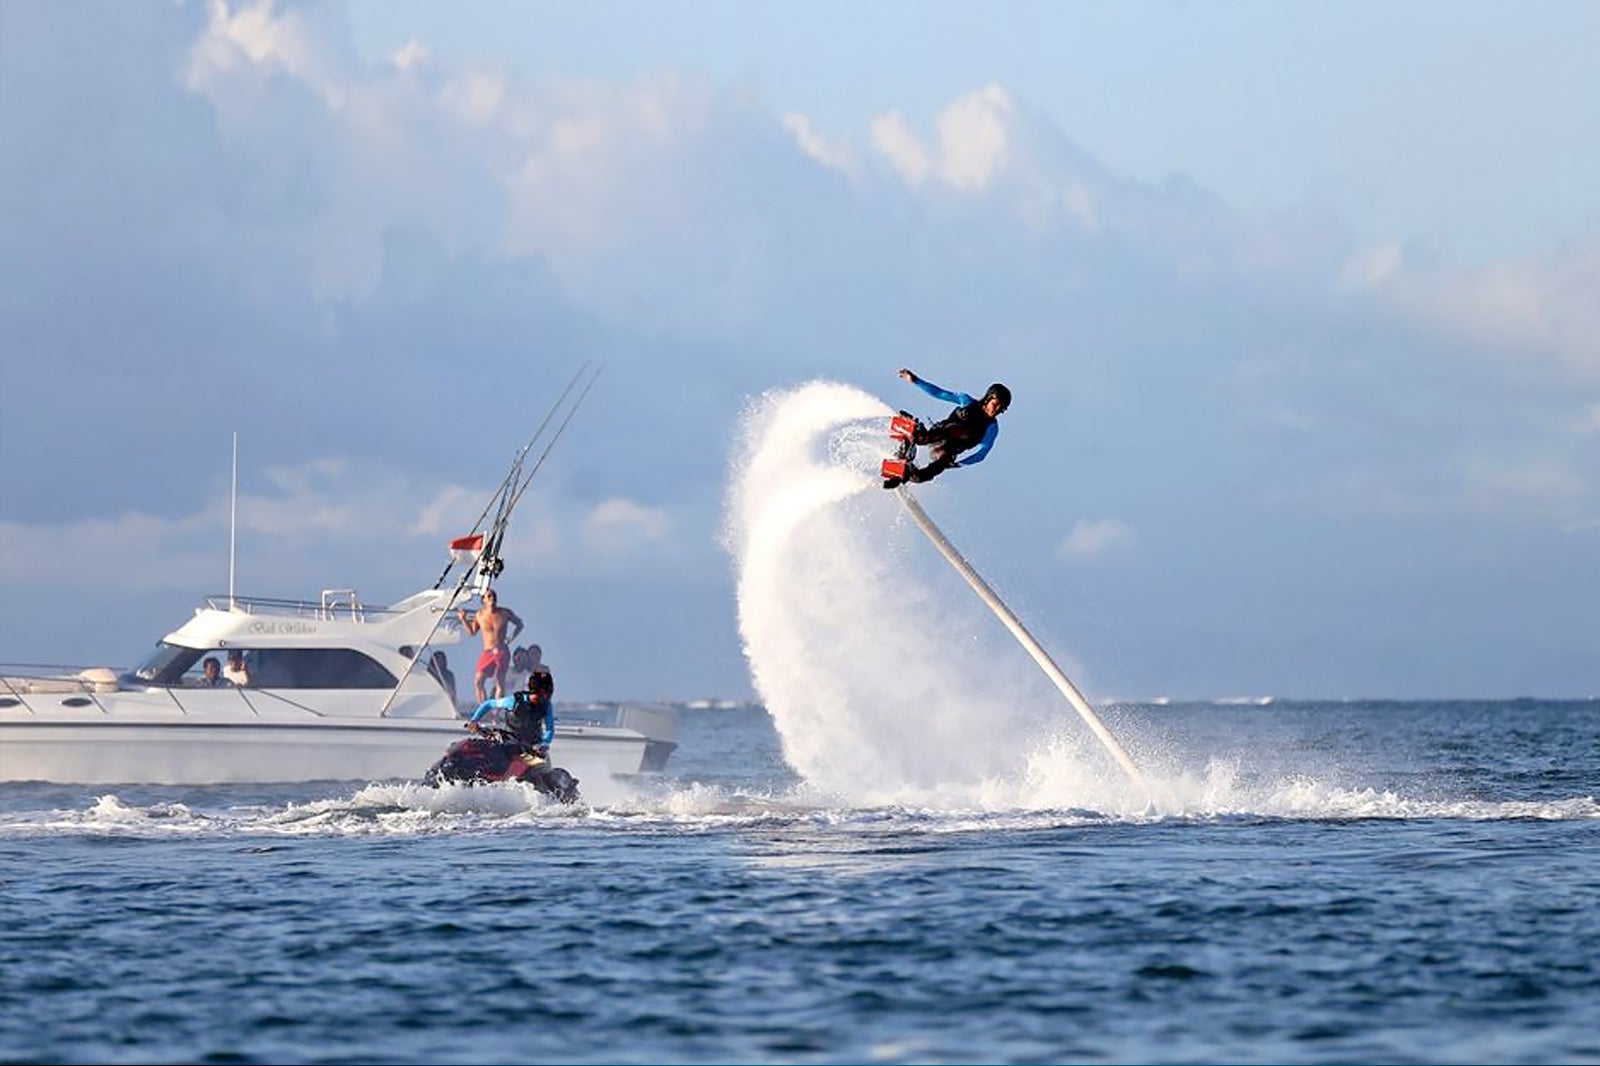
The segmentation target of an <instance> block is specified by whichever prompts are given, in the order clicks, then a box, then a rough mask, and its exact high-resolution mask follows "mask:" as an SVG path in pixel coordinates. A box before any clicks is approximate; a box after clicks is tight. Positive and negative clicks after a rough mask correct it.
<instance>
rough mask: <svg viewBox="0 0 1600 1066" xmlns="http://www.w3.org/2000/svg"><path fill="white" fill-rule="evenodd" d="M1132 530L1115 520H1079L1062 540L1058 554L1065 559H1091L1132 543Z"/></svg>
mask: <svg viewBox="0 0 1600 1066" xmlns="http://www.w3.org/2000/svg"><path fill="white" fill-rule="evenodd" d="M1133 539H1134V533H1133V528H1132V527H1131V526H1129V525H1127V524H1126V523H1124V522H1120V521H1118V520H1117V519H1115V518H1096V519H1084V518H1080V519H1078V521H1076V522H1074V523H1073V525H1072V532H1070V533H1068V534H1067V536H1066V539H1064V540H1062V542H1061V544H1060V546H1059V547H1058V548H1057V552H1058V554H1060V555H1061V556H1062V557H1063V558H1067V559H1092V558H1095V557H1096V556H1100V555H1104V554H1105V553H1106V552H1108V551H1110V550H1112V549H1113V548H1118V547H1121V546H1123V545H1127V544H1131V543H1133Z"/></svg>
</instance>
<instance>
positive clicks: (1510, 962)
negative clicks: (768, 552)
mask: <svg viewBox="0 0 1600 1066" xmlns="http://www.w3.org/2000/svg"><path fill="white" fill-rule="evenodd" d="M1106 718H1107V721H1108V723H1110V724H1111V725H1112V726H1113V727H1114V728H1116V729H1118V730H1119V732H1121V733H1123V734H1125V735H1128V736H1133V737H1138V738H1140V739H1139V741H1138V743H1135V744H1132V745H1131V747H1132V748H1133V750H1134V751H1135V754H1136V756H1137V755H1139V754H1141V747H1143V748H1146V749H1149V748H1154V747H1157V746H1159V747H1160V749H1161V750H1162V751H1164V752H1165V753H1166V756H1165V757H1166V758H1168V759H1172V760H1175V765H1174V768H1173V770H1172V771H1171V773H1172V774H1173V775H1174V776H1172V777H1170V778H1169V779H1168V780H1167V781H1166V782H1165V784H1163V783H1162V782H1159V781H1156V780H1152V781H1151V782H1150V785H1149V787H1150V788H1151V790H1152V791H1151V796H1150V800H1149V802H1148V804H1147V805H1146V807H1145V808H1143V809H1139V810H1134V809H1131V808H1130V809H1124V810H1117V811H1108V810H1097V809H1094V808H1092V807H1056V806H1050V805H1047V804H1046V805H1031V806H1030V805H1018V804H1015V803H992V802H985V801H983V800H982V799H981V797H975V796H974V795H970V794H966V793H962V792H960V791H959V790H956V791H954V792H952V791H950V790H939V789H935V790H933V791H932V792H930V793H929V794H927V795H925V796H924V797H922V799H921V801H919V802H915V803H907V802H891V803H868V804H862V803H860V802H858V801H852V800H849V799H846V798H841V797H838V796H830V795H826V794H823V793H821V792H819V791H818V790H816V789H815V788H814V787H813V786H811V785H809V784H808V783H807V782H805V781H804V780H802V779H801V778H800V777H799V776H798V775H797V774H796V773H795V772H794V771H793V770H792V769H791V768H790V767H789V765H788V764H787V763H786V761H785V759H784V757H783V753H782V746H781V741H780V739H779V732H778V730H777V728H775V723H774V720H773V717H772V716H771V715H770V714H769V713H768V712H767V711H766V710H765V709H763V708H760V707H746V708H739V709H733V710H685V711H684V712H683V747H682V749H681V750H680V751H679V752H678V753H677V755H676V756H675V757H674V760H673V763H672V764H671V765H670V766H669V770H668V772H666V773H664V774H662V775H660V776H659V777H653V778H645V779H635V780H633V781H628V782H610V783H603V784H597V785H596V788H595V790H594V796H593V798H592V799H591V802H590V803H589V804H588V805H585V806H581V807H578V808H562V807H558V806H554V805H551V804H549V803H548V801H546V800H544V799H543V798H542V797H540V796H538V795H537V794H534V793H531V792H528V791H525V790H524V789H522V788H520V787H517V786H506V785H497V786H490V787H486V788H485V787H479V788H456V789H449V788H447V789H445V790H442V791H440V792H434V791H433V790H428V789H420V788H417V787H415V786H412V785H408V784H403V783H373V784H362V783H348V782H347V783H335V782H327V783H321V784H302V785H293V786H275V787H261V786H213V787H203V788H154V787H143V788H139V787H126V788H120V789H117V790H114V791H110V790H107V789H105V788H104V787H103V786H101V787H76V786H59V785H38V784H31V785H30V784H22V785H0V906H3V920H0V929H3V933H0V1060H3V1061H5V1062H106V1063H114V1062H147V1063H155V1062H394V1063H406V1062H594V1063H613V1062H616V1063H625V1062H1061V1061H1073V1062H1592V1061H1597V1060H1600V1027H1597V1025H1596V1023H1595V1018H1596V1016H1597V1015H1596V1005H1597V1004H1600V922H1597V921H1596V905H1597V902H1600V803H1597V802H1596V798H1595V797H1596V796H1597V795H1600V701H1589V702H1567V703H1550V702H1535V701H1516V702H1480V703H1462V702H1442V703H1374V702H1351V703H1304V704H1301V703H1281V702H1280V703H1275V704H1273V705H1271V706H1265V707H1260V706H1228V705H1222V706H1219V705H1212V704H1183V705H1172V706H1160V707H1153V706H1130V707H1122V708H1111V709H1108V710H1107V711H1106ZM1176 753H1181V755H1179V754H1176ZM1184 775H1188V776H1189V778H1190V779H1191V782H1192V785H1193V791H1192V792H1190V793H1187V794H1186V798H1183V799H1182V800H1181V802H1179V801H1177V800H1175V799H1174V795H1175V793H1174V791H1173V782H1174V781H1176V780H1178V779H1180V778H1182V777H1184ZM585 784H586V785H588V783H587V782H586V783H585ZM1129 787H1130V788H1132V787H1133V786H1132V785H1131V784H1130V785H1129Z"/></svg>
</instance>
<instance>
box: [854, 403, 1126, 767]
mask: <svg viewBox="0 0 1600 1066" xmlns="http://www.w3.org/2000/svg"><path fill="white" fill-rule="evenodd" d="M906 423H910V425H907V424H906ZM914 427H915V421H914V420H913V419H911V417H910V416H909V415H907V414H906V413H905V412H904V411H902V412H901V413H900V414H899V415H898V416H896V417H895V418H894V419H893V420H891V422H890V424H889V435H890V438H891V439H893V440H894V441H895V442H896V445H897V448H896V454H895V457H894V458H893V459H885V460H884V461H883V477H884V487H885V488H892V489H894V491H895V494H896V495H898V496H899V497H900V502H901V503H903V504H904V505H905V508H906V510H907V511H908V512H910V514H911V518H912V520H913V521H915V522H916V523H917V528H918V529H920V530H922V532H923V533H924V534H925V535H926V536H927V538H928V539H929V540H930V541H932V542H933V546H934V547H935V548H938V549H939V554H940V555H943V556H944V558H945V561H946V562H948V563H949V564H950V565H951V566H952V567H954V568H955V571H956V572H957V573H958V574H960V575H961V576H962V577H963V578H965V579H966V582H967V584H968V585H971V586H972V591H974V592H976V593H977V594H978V598H979V599H981V600H982V601H983V602H984V604H985V605H986V606H987V607H988V608H989V610H991V611H993V612H994V616H995V617H996V618H998V619H1000V622H1001V624H1003V625H1004V626H1005V627H1006V628H1007V629H1009V630H1010V631H1011V635H1012V636H1014V637H1016V638H1017V643H1019V644H1021V645H1022V647H1023V650H1025V651H1026V652H1027V653H1028V654H1029V655H1030V656H1032V657H1033V661H1034V662H1036V663H1038V664H1039V668H1040V669H1041V670H1043V671H1044V673H1045V676H1046V677H1048V678H1049V679H1050V680H1051V681H1052V682H1054V683H1055V686H1056V688H1058V689H1060V690H1061V694H1062V695H1063V696H1065V697H1066V698H1067V702H1068V703H1070V704H1072V709H1073V710H1075V711H1077V712H1078V716H1079V717H1080V718H1082V719H1083V722H1084V724H1085V725H1087V726H1088V727H1089V731H1090V732H1092V733H1093V734H1094V735H1095V736H1096V737H1097V738H1098V739H1099V741H1100V743H1101V744H1103V745H1105V749H1106V751H1107V752H1109V753H1110V754H1111V757H1112V758H1113V759H1115V760H1116V761H1117V764H1118V765H1119V766H1121V767H1122V769H1123V770H1125V771H1127V774H1128V777H1129V778H1131V779H1132V780H1133V782H1134V783H1135V784H1142V783H1143V781H1144V775H1143V774H1141V773H1140V772H1139V767H1138V766H1136V765H1135V764H1134V761H1133V759H1132V758H1131V757H1130V756H1129V755H1128V752H1127V749H1126V748H1124V747H1123V746H1122V744H1121V742H1120V741H1118V740H1117V738H1116V735H1115V734H1113V733H1112V732H1111V730H1109V729H1107V728H1106V724H1105V723H1104V722H1102V721H1101V720H1100V716H1099V715H1098V714H1096V713H1095V712H1094V708H1093V707H1091V706H1090V705H1089V701H1088V700H1086V699H1084V696H1083V693H1082V692H1079V691H1078V686H1077V685H1074V684H1073V683H1072V679H1071V678H1069V677H1068V676H1067V675H1066V674H1065V673H1064V672H1063V671H1062V669H1061V667H1059V666H1057V665H1056V662H1055V660H1054V659H1052V658H1051V657H1050V653H1049V652H1047V651H1045V650H1044V648H1043V647H1042V646H1041V645H1040V644H1039V642H1038V641H1037V640H1035V639H1034V636H1033V634H1032V633H1030V632H1028V627H1027V626H1025V625H1023V624H1022V620H1021V619H1019V618H1018V617H1017V616H1016V614H1015V613H1013V612H1012V610H1011V608H1010V607H1007V606H1006V603H1005V601H1004V600H1002V599H1001V598H1000V596H999V594H998V593H996V592H995V590H994V589H992V588H990V587H989V583H988V582H987V581H985V580H984V579H983V577H982V575H980V574H979V573H978V572H977V571H976V570H974V569H973V568H972V564H971V563H969V562H967V560H966V558H965V557H964V556H962V554H961V553H960V552H959V551H957V550H956V546H955V545H954V544H951V543H950V538H949V537H946V536H945V535H944V531H943V530H941V529H940V528H939V527H938V526H937V525H935V524H934V521H933V519H931V518H929V517H928V512H926V511H924V510H923V509H922V505H921V504H920V503H918V502H917V499H916V497H915V496H912V495H911V493H910V492H909V491H908V490H907V489H906V487H905V485H904V484H903V482H904V480H905V476H906V466H907V465H908V464H909V463H910V462H911V460H912V458H913V456H914V455H915V449H916V446H915V445H914V444H912V443H911V439H912V431H913V429H914Z"/></svg>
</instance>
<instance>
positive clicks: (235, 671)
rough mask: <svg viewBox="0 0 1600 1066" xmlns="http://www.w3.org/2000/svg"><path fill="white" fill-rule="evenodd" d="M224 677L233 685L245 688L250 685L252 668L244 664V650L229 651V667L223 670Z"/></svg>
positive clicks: (231, 649)
mask: <svg viewBox="0 0 1600 1066" xmlns="http://www.w3.org/2000/svg"><path fill="white" fill-rule="evenodd" d="M222 676H223V678H225V679H226V680H227V682H228V683H229V684H231V685H239V686H241V687H243V686H245V685H248V684H249V683H250V668H249V667H248V666H246V665H245V664H244V651H243V650H242V649H240V648H229V649H228V665H227V666H224V667H223V668H222Z"/></svg>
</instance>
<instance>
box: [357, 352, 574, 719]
mask: <svg viewBox="0 0 1600 1066" xmlns="http://www.w3.org/2000/svg"><path fill="white" fill-rule="evenodd" d="M588 369H589V364H588V363H587V362H585V363H584V364H583V365H582V366H580V367H579V368H578V372H577V373H576V374H574V375H573V376H572V380H571V381H569V382H567V387H566V388H565V389H562V390H561V395H560V396H559V397H557V398H556V402H555V404H554V405H552V406H551V408H550V410H549V411H548V412H547V413H546V414H545V416H544V419H543V420H542V421H541V422H540V423H539V428H538V429H536V430H534V433H533V436H532V437H529V438H528V442H527V443H526V444H524V445H523V446H522V447H521V448H520V449H519V450H518V451H517V455H516V458H515V459H514V460H512V463H511V469H510V470H509V471H508V472H507V473H506V476H505V477H504V478H502V479H501V480H500V487H499V488H498V489H497V490H495V494H494V496H493V497H492V498H491V499H490V501H489V503H488V504H486V505H485V506H484V508H483V512H482V513H481V514H480V515H478V520H477V521H476V522H474V523H473V525H472V532H473V533H476V532H477V531H478V529H479V527H480V526H482V525H483V520H484V519H485V518H486V517H488V514H489V511H490V509H491V508H495V504H496V501H498V502H499V507H498V508H497V509H496V510H495V520H494V525H493V526H492V527H491V530H492V532H491V534H490V537H491V539H489V540H486V541H485V542H484V546H483V549H482V550H481V552H480V553H479V555H478V557H477V558H476V559H474V560H473V563H472V565H471V566H469V567H467V569H466V570H465V571H463V572H462V574H461V580H460V581H458V582H456V587H455V591H454V592H452V593H451V594H450V599H449V601H448V602H447V603H446V604H445V605H444V607H443V609H442V610H440V612H439V615H438V617H437V618H435V619H434V620H433V628H431V629H429V630H428V637H427V639H426V640H424V641H423V642H422V644H421V645H420V646H419V647H418V648H417V653H418V654H419V655H420V654H421V652H422V651H423V649H425V648H427V647H428V646H429V645H430V644H432V643H433V635H434V634H435V633H437V632H438V631H439V627H440V626H441V625H443V624H444V620H445V619H446V618H448V617H449V616H450V611H451V609H452V608H454V607H455V604H456V601H457V600H458V599H460V598H461V594H462V593H463V592H465V591H466V588H467V585H468V584H469V583H470V582H471V581H472V578H473V575H474V574H475V573H476V574H477V575H479V577H480V578H482V579H483V580H484V583H485V585H487V584H488V582H490V581H493V580H494V579H495V578H496V577H498V576H499V574H500V572H501V571H502V570H504V569H505V564H504V562H502V561H501V559H500V556H499V548H500V542H501V540H503V539H504V538H505V531H506V526H507V524H508V523H509V522H510V520H511V511H512V510H513V509H514V508H515V507H516V505H517V501H518V500H520V499H522V494H523V493H524V492H526V491H527V489H528V485H529V484H530V483H532V481H533V475H534V474H537V473H538V472H539V468H540V467H541V466H543V465H544V461H545V459H546V458H547V457H549V455H550V450H551V449H552V448H554V447H555V445H556V441H558V440H560V439H561V434H562V433H564V432H566V429H567V425H568V423H570V422H571V421H572V416H573V415H575V414H577V413H578V408H579V407H581V406H583V401H584V399H585V398H586V397H587V396H588V395H589V390H590V389H592V388H594V383H595V380H596V379H598V378H599V377H600V371H601V370H604V369H605V364H603V363H602V364H601V365H600V367H599V368H597V369H596V370H595V372H594V375H593V376H592V377H590V379H589V383H588V384H587V385H585V386H584V387H583V391H582V392H580V393H579V394H578V398H577V399H576V400H574V401H573V403H572V407H571V409H569V410H568V411H567V414H566V417H565V418H563V419H562V420H561V424H560V425H559V426H557V427H556V431H555V434H554V435H553V436H552V437H551V438H550V440H549V441H548V442H547V443H546V444H545V446H544V451H542V452H540V453H539V458H538V460H537V461H536V462H535V463H534V464H533V469H532V470H530V471H528V476H527V477H526V478H523V477H522V476H521V472H522V463H523V460H524V458H526V456H527V454H528V452H529V450H530V449H532V447H533V445H534V443H535V442H537V441H538V439H539V437H540V436H541V435H542V434H543V433H544V431H545V428H546V427H547V426H549V424H550V419H551V418H553V417H555V413H556V412H557V411H559V410H560V409H561V406H562V404H563V403H565V402H566V399H567V397H568V396H569V395H570V394H571V393H572V390H573V388H574V386H576V385H577V384H578V382H579V380H581V379H582V377H583V375H584V373H585V372H586V371H587V370H588ZM513 487H515V488H516V492H515V494H514V495H513V494H512V493H511V489H512V488H513ZM469 536H470V534H469ZM455 564H456V560H455V559H454V558H452V559H451V560H450V562H449V563H447V564H446V565H445V568H444V572H443V573H441V574H440V575H439V578H438V580H437V581H435V582H434V583H433V587H434V588H435V589H437V588H439V586H441V585H443V584H444V579H445V577H446V576H447V575H448V574H449V573H450V570H451V569H452V568H453V567H454V566H455ZM486 564H487V565H486ZM417 661H418V660H417V658H416V657H413V658H412V659H411V660H410V661H408V662H407V663H406V668H405V671H404V672H403V673H402V674H401V675H400V680H399V681H397V682H396V683H395V686H394V688H392V689H390V690H389V695H388V698H387V699H385V700H384V701H383V706H382V707H381V708H379V710H378V717H380V718H383V717H387V716H388V714H389V707H390V705H392V704H393V703H394V700H395V697H396V696H398V695H400V689H401V687H402V686H404V685H405V682H406V678H408V677H410V676H411V673H412V671H413V670H415V669H416V666H417Z"/></svg>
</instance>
